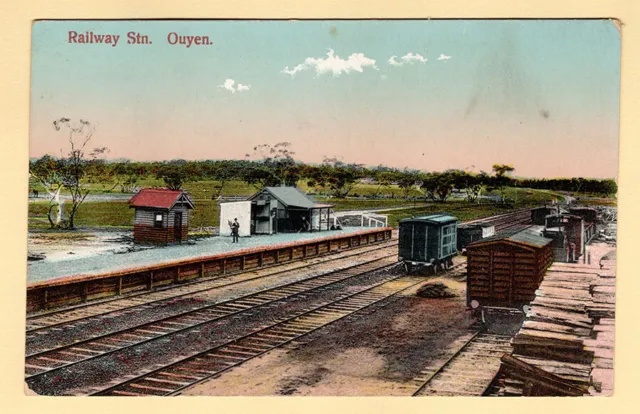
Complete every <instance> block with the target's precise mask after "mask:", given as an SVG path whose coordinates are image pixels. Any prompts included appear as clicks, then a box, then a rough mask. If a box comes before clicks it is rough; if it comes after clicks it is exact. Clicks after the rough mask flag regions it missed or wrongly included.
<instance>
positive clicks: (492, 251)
mask: <svg viewBox="0 0 640 414" xmlns="http://www.w3.org/2000/svg"><path fill="white" fill-rule="evenodd" d="M552 262H553V252H552V248H551V239H547V238H545V237H542V236H541V235H540V232H539V231H538V230H537V229H534V228H527V229H524V230H519V231H505V232H503V233H501V234H498V235H495V236H491V237H487V238H485V239H482V240H479V241H477V242H474V243H471V244H469V245H467V304H468V305H469V306H471V307H473V308H475V307H478V306H499V307H510V308H514V307H517V308H519V307H520V306H522V305H525V304H527V303H529V302H531V301H532V300H533V299H534V298H535V292H536V289H538V286H540V282H542V278H543V277H544V274H545V272H546V270H547V268H549V266H551V263H552ZM474 301H475V302H476V303H473V302H474Z"/></svg>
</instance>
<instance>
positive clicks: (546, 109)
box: [24, 19, 620, 398]
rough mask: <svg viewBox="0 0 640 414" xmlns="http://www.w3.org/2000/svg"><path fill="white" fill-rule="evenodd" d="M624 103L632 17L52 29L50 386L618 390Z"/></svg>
mask: <svg viewBox="0 0 640 414" xmlns="http://www.w3.org/2000/svg"><path fill="white" fill-rule="evenodd" d="M619 101H620V32H619V27H618V24H617V22H615V21H613V20H608V19H591V20H517V19H515V20H108V21H107V20H104V21H102V20H39V21H35V22H34V24H33V26H32V56H31V108H30V110H31V113H30V149H29V157H30V158H29V216H28V220H29V222H28V257H27V258H26V259H27V260H28V267H27V276H26V277H27V289H26V298H27V300H26V302H27V309H26V327H25V330H26V333H25V334H26V343H25V355H26V356H25V361H24V381H25V392H26V393H27V394H29V395H34V396H35V395H48V396H122V397H124V396H176V395H180V396H188V395H197V396H405V397H410V396H416V397H423V396H498V397H502V396H525V397H526V396H584V397H587V398H588V397H594V396H610V395H612V394H613V390H614V384H613V372H614V371H613V363H614V328H615V310H616V306H615V288H616V240H617V193H618V185H617V175H618V132H619V106H620V105H619ZM34 398H37V397H34Z"/></svg>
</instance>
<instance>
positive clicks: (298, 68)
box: [282, 63, 307, 77]
mask: <svg viewBox="0 0 640 414" xmlns="http://www.w3.org/2000/svg"><path fill="white" fill-rule="evenodd" d="M305 69H307V68H306V67H305V65H304V64H302V63H301V64H299V65H296V66H294V67H293V69H289V66H287V67H286V68H284V69H283V70H282V72H283V73H288V74H289V75H291V76H292V77H293V75H295V74H296V73H298V72H301V71H303V70H305Z"/></svg>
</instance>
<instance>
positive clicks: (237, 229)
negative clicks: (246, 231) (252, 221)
mask: <svg viewBox="0 0 640 414" xmlns="http://www.w3.org/2000/svg"><path fill="white" fill-rule="evenodd" d="M229 227H231V236H232V237H233V240H232V241H231V243H238V233H240V223H238V219H237V218H235V219H233V223H232V222H229Z"/></svg>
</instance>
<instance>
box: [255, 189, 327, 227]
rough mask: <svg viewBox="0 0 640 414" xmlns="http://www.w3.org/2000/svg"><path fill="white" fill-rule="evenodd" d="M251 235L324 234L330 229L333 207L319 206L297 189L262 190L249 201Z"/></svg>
mask: <svg viewBox="0 0 640 414" xmlns="http://www.w3.org/2000/svg"><path fill="white" fill-rule="evenodd" d="M249 201H251V233H252V234H274V233H296V232H300V231H323V230H330V228H331V220H330V218H331V213H332V209H333V207H334V205H333V204H318V203H315V202H314V201H312V200H311V199H309V198H308V197H307V196H306V195H305V194H304V193H303V192H302V191H300V190H299V189H298V188H297V187H265V188H264V189H262V190H261V191H259V192H257V193H255V194H254V195H252V196H251V197H249Z"/></svg>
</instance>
